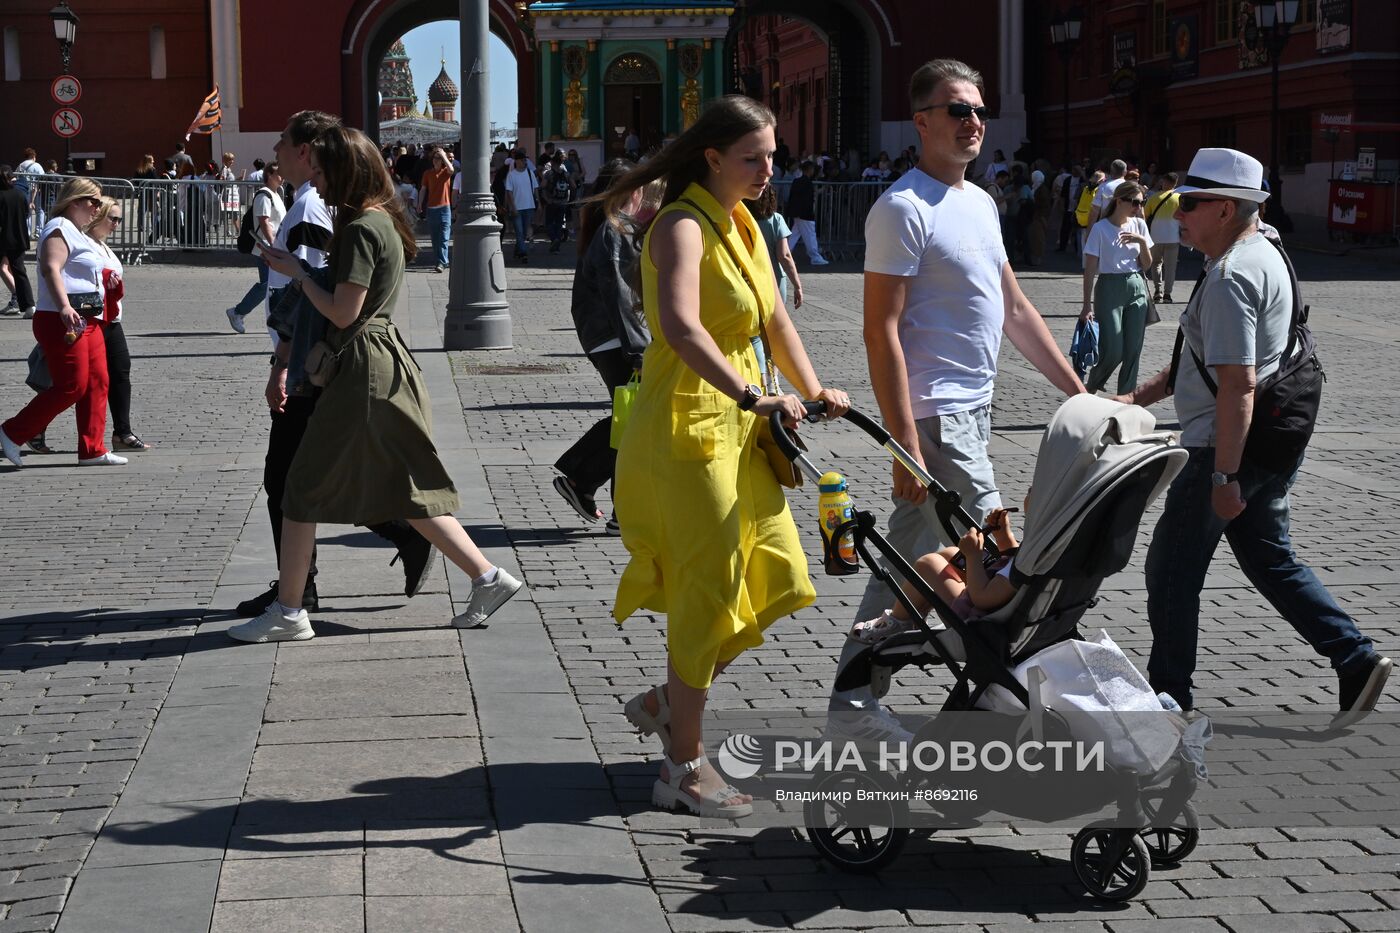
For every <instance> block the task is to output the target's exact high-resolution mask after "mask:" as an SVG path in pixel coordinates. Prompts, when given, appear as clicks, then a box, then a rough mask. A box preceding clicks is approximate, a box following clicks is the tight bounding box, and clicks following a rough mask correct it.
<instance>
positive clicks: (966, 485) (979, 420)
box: [827, 405, 1001, 712]
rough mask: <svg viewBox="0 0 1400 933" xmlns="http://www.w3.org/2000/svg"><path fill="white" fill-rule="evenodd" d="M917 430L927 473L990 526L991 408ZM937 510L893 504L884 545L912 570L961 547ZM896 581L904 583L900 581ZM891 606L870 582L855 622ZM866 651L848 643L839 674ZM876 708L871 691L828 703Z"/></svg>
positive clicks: (997, 499) (835, 695)
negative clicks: (949, 537) (933, 554)
mask: <svg viewBox="0 0 1400 933" xmlns="http://www.w3.org/2000/svg"><path fill="white" fill-rule="evenodd" d="M916 426H917V427H918V429H919V453H920V454H921V455H922V456H923V459H924V466H925V468H927V469H928V471H929V473H930V474H931V475H932V476H933V478H934V479H936V480H938V482H939V483H941V484H942V485H943V487H944V488H945V489H952V490H955V491H956V492H957V493H958V495H960V496H961V497H962V503H963V507H964V508H966V509H967V511H968V514H969V515H971V516H972V517H973V518H975V519H977V520H978V521H979V522H980V521H986V518H987V515H988V513H990V512H991V511H992V509H997V508H1001V493H1000V491H998V489H997V481H996V474H995V473H994V472H993V470H992V461H991V458H990V457H988V456H987V445H988V444H989V443H991V440H992V407H991V406H990V405H983V406H982V407H981V408H975V409H973V410H972V411H960V412H955V413H953V414H951V415H933V416H932V417H929V418H920V419H919V420H918V421H917V422H916ZM886 475H888V474H886ZM934 506H935V502H934V498H933V496H932V495H930V496H929V497H928V498H927V499H925V500H924V502H923V504H922V505H914V504H913V503H912V502H910V501H909V500H908V499H895V500H894V512H893V513H892V514H891V515H890V519H889V528H888V531H887V532H886V533H885V540H886V541H887V542H889V544H890V546H891V547H893V548H894V549H895V551H896V552H897V553H899V554H900V555H901V556H903V557H904V558H905V559H906V560H908V561H909V562H910V563H911V564H912V563H913V562H914V561H916V560H918V559H919V558H920V557H923V556H924V555H925V554H927V553H929V552H930V551H936V550H938V548H940V547H942V546H943V545H945V544H957V542H956V541H944V540H943V536H944V535H945V534H946V533H947V532H945V531H944V530H943V523H942V522H940V521H939V520H938V513H937V511H936V510H935V507H934ZM872 550H873V549H872ZM896 580H897V582H900V583H902V582H903V581H902V580H901V579H899V578H898V577H896ZM892 605H894V594H893V593H891V592H890V588H889V586H888V585H887V584H885V583H882V582H880V581H879V580H877V579H875V577H873V576H871V577H869V578H868V579H867V581H866V584H865V592H864V594H862V596H861V600H860V607H859V608H858V609H857V610H856V617H855V621H856V622H863V621H865V620H866V619H873V618H875V617H876V616H878V615H879V614H880V613H881V612H882V611H883V610H885V609H888V608H890V607H891V606H892ZM864 647H865V646H864V645H862V644H861V643H860V642H857V641H855V640H854V639H850V638H848V639H846V644H845V645H844V646H843V647H842V649H841V658H840V660H839V661H837V663H836V670H837V671H838V673H839V672H840V671H841V669H842V668H844V667H845V666H846V665H847V664H848V663H849V662H850V660H851V658H853V657H854V656H855V655H857V654H859V653H860V652H861V650H862V649H863V648H864ZM876 706H879V701H877V700H876V699H875V694H874V693H873V692H872V691H871V690H870V688H869V687H857V688H854V689H852V690H846V691H837V690H833V691H832V693H831V697H830V699H829V701H828V703H827V709H828V710H831V711H833V712H851V711H854V710H860V709H870V708H872V707H876Z"/></svg>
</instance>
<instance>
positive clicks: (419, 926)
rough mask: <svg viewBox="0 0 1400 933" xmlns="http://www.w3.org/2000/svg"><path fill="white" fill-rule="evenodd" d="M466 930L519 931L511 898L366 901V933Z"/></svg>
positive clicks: (374, 898) (415, 897)
mask: <svg viewBox="0 0 1400 933" xmlns="http://www.w3.org/2000/svg"><path fill="white" fill-rule="evenodd" d="M464 928H471V929H480V930H492V931H496V930H499V931H502V933H509V931H512V930H519V929H520V924H519V920H518V919H517V917H516V915H515V905H514V903H513V902H512V901H511V899H510V897H509V896H499V895H496V896H492V895H476V896H451V895H432V896H424V895H414V896H407V897H367V898H365V929H366V933H398V931H401V930H413V931H415V933H457V931H460V930H462V929H464Z"/></svg>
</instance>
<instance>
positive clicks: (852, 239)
mask: <svg viewBox="0 0 1400 933" xmlns="http://www.w3.org/2000/svg"><path fill="white" fill-rule="evenodd" d="M814 185H815V197H814V206H815V207H816V212H817V242H818V243H819V244H820V245H821V248H822V252H823V253H825V254H826V256H827V258H828V259H864V258H865V215H866V214H868V213H870V208H871V207H872V206H874V204H875V201H876V200H877V199H878V198H879V197H880V195H881V194H883V193H884V191H885V189H886V188H888V187H889V186H890V183H889V182H885V181H818V182H814ZM773 191H774V193H775V194H776V195H777V196H778V207H779V209H780V210H782V211H783V212H784V216H786V211H787V201H788V195H789V194H790V193H791V191H792V181H791V180H783V181H775V182H773ZM788 225H789V226H791V225H792V218H791V217H789V218H788Z"/></svg>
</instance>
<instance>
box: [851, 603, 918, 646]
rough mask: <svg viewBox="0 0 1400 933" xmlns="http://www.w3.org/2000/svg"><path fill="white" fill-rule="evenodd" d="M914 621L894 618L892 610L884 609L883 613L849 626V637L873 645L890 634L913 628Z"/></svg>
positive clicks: (863, 643)
mask: <svg viewBox="0 0 1400 933" xmlns="http://www.w3.org/2000/svg"><path fill="white" fill-rule="evenodd" d="M915 624H916V623H915V622H912V621H906V620H904V619H896V618H895V617H894V613H893V611H892V610H889V609H886V610H885V611H884V612H883V613H881V614H880V615H878V616H876V617H875V618H873V619H868V620H866V621H865V622H857V623H856V624H855V625H853V626H851V638H852V639H854V640H855V641H858V642H860V643H861V644H862V645H874V644H877V643H879V642H882V641H884V640H885V639H886V638H889V637H890V636H891V635H898V634H899V633H900V632H907V631H909V630H910V629H912V628H914V626H915Z"/></svg>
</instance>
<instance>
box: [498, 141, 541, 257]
mask: <svg viewBox="0 0 1400 933" xmlns="http://www.w3.org/2000/svg"><path fill="white" fill-rule="evenodd" d="M528 162H529V160H528V159H526V158H525V151H524V150H523V149H517V150H516V151H515V159H514V162H513V164H512V165H511V170H510V172H509V173H507V174H506V185H505V187H506V213H507V214H509V215H510V216H511V218H512V219H513V220H514V223H515V258H516V259H519V260H520V261H521V262H523V263H528V262H529V261H530V231H531V230H532V229H533V223H534V218H535V207H536V205H537V204H538V203H539V187H540V183H539V182H538V181H537V180H536V179H535V173H534V171H532V170H531V169H530V168H529V165H528Z"/></svg>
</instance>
